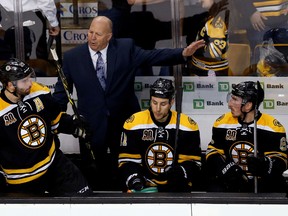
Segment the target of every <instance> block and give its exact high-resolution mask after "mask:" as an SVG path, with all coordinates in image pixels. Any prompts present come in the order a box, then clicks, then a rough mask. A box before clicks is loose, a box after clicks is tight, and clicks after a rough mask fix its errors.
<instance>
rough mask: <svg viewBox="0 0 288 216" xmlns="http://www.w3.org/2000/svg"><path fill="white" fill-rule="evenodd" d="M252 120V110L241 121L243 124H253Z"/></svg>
mask: <svg viewBox="0 0 288 216" xmlns="http://www.w3.org/2000/svg"><path fill="white" fill-rule="evenodd" d="M254 118H255V111H254V110H252V111H250V112H248V113H247V114H246V116H245V118H244V119H243V122H245V123H250V122H253V121H254Z"/></svg>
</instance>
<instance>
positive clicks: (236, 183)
mask: <svg viewBox="0 0 288 216" xmlns="http://www.w3.org/2000/svg"><path fill="white" fill-rule="evenodd" d="M218 178H220V179H222V180H223V181H224V184H225V185H226V186H227V187H228V189H229V190H230V189H231V190H237V188H239V187H241V185H243V184H246V183H247V182H248V178H247V176H246V174H245V172H244V171H243V170H242V168H241V167H240V166H238V165H237V164H236V163H235V162H230V163H228V164H225V165H224V166H223V167H222V169H221V170H220V173H219V175H218Z"/></svg>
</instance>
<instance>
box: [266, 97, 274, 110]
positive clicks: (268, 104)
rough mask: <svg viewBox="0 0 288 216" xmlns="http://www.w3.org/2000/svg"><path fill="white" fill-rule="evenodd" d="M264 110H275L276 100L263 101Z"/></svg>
mask: <svg viewBox="0 0 288 216" xmlns="http://www.w3.org/2000/svg"><path fill="white" fill-rule="evenodd" d="M263 108H264V109H274V108H275V103H274V100H272V99H271V100H264V101H263Z"/></svg>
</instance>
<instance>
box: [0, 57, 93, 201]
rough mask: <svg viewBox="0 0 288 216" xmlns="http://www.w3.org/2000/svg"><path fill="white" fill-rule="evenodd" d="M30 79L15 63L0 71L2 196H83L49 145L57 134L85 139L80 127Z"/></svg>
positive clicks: (76, 178) (82, 183) (73, 172)
mask: <svg viewBox="0 0 288 216" xmlns="http://www.w3.org/2000/svg"><path fill="white" fill-rule="evenodd" d="M34 77H35V76H34V71H33V69H32V68H30V67H29V66H28V65H27V64H26V63H25V62H23V61H21V60H18V59H14V58H13V59H10V60H9V61H8V62H6V63H5V64H4V65H2V66H1V68H0V81H1V83H2V85H3V88H2V90H1V95H0V140H1V141H0V166H1V169H0V175H3V176H4V179H5V181H6V188H5V191H6V192H21V193H32V194H34V193H36V194H44V193H45V192H49V193H50V194H51V195H60V196H71V195H80V196H85V195H88V194H90V193H91V190H90V188H89V186H88V184H87V182H86V180H85V179H84V177H83V176H82V174H81V172H80V170H79V169H78V168H77V167H76V166H75V165H74V164H73V163H72V162H71V161H70V160H69V159H68V158H66V157H65V156H64V154H63V153H62V152H61V150H60V149H59V146H57V145H56V144H55V139H54V138H55V135H54V134H56V133H60V132H62V133H67V134H73V135H74V136H76V137H86V132H85V125H84V124H83V122H82V121H80V120H78V119H75V118H73V116H70V115H68V114H66V113H63V112H61V111H60V107H58V104H57V103H55V102H54V101H53V100H52V96H51V93H50V90H49V89H48V88H47V87H46V86H43V85H41V84H39V83H37V82H35V81H33V78H34ZM1 192H4V191H1Z"/></svg>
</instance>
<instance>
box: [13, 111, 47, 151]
mask: <svg viewBox="0 0 288 216" xmlns="http://www.w3.org/2000/svg"><path fill="white" fill-rule="evenodd" d="M46 134H47V126H46V124H45V122H44V120H43V119H42V118H41V117H39V116H37V115H32V116H28V117H26V118H25V119H24V120H23V121H22V122H21V123H20V125H19V127H18V138H19V140H20V141H21V143H22V144H23V145H24V146H26V147H28V148H39V147H41V146H42V145H43V144H44V143H45V140H46Z"/></svg>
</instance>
